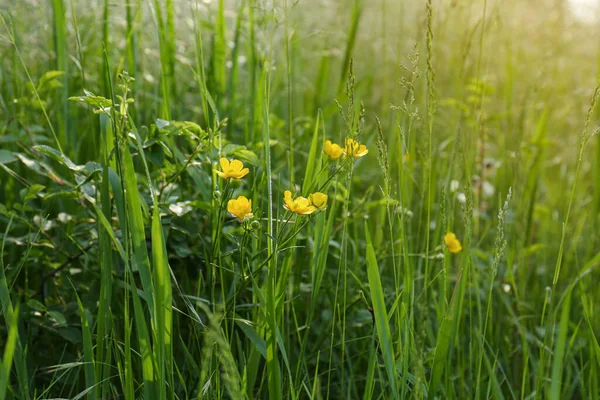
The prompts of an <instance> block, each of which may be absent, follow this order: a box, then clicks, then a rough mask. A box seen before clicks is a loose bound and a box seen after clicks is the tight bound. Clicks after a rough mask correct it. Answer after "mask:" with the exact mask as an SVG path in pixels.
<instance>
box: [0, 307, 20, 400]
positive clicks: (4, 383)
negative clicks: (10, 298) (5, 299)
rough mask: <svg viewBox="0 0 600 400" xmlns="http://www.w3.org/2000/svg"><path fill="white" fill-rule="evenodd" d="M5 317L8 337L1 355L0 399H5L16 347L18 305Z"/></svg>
mask: <svg viewBox="0 0 600 400" xmlns="http://www.w3.org/2000/svg"><path fill="white" fill-rule="evenodd" d="M5 319H6V321H8V322H7V326H8V338H7V339H6V342H5V343H4V356H3V357H2V365H0V400H4V399H6V389H7V387H8V382H9V380H10V370H11V369H12V364H13V356H14V354H15V350H16V347H17V334H18V323H19V307H18V306H17V307H16V308H15V310H14V312H13V313H12V315H9V314H5Z"/></svg>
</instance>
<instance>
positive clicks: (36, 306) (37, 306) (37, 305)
mask: <svg viewBox="0 0 600 400" xmlns="http://www.w3.org/2000/svg"><path fill="white" fill-rule="evenodd" d="M27 306H28V307H29V308H31V309H32V310H35V311H39V312H46V306H45V305H43V304H42V303H41V302H39V301H37V300H36V299H29V300H27Z"/></svg>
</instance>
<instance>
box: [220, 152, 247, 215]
mask: <svg viewBox="0 0 600 400" xmlns="http://www.w3.org/2000/svg"><path fill="white" fill-rule="evenodd" d="M219 164H220V165H221V171H219V170H216V169H213V172H214V173H215V174H217V175H219V176H220V177H221V178H223V179H241V178H243V177H245V176H246V175H248V173H249V172H250V170H249V169H248V168H244V163H243V162H242V161H240V160H235V159H234V160H231V161H229V160H228V159H226V158H224V157H223V158H221V159H220V160H219ZM227 212H228V213H230V214H231V215H233V216H234V217H236V218H237V219H238V221H240V222H244V221H245V220H247V219H249V218H252V217H253V216H254V214H252V200H249V199H248V198H247V197H246V196H238V198H237V199H231V200H229V201H228V202H227Z"/></svg>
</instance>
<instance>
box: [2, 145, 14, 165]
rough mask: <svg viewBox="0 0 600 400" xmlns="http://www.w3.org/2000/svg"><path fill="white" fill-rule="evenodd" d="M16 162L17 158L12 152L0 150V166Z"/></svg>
mask: <svg viewBox="0 0 600 400" xmlns="http://www.w3.org/2000/svg"><path fill="white" fill-rule="evenodd" d="M15 161H17V157H15V155H14V154H13V152H12V151H8V150H3V149H2V150H0V164H9V163H11V162H15Z"/></svg>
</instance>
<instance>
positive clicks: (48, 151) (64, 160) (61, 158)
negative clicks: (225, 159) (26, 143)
mask: <svg viewBox="0 0 600 400" xmlns="http://www.w3.org/2000/svg"><path fill="white" fill-rule="evenodd" d="M33 149H34V150H37V151H39V152H40V153H43V154H45V155H47V156H48V157H50V158H52V159H53V160H55V161H58V162H59V163H60V164H62V165H64V166H65V167H67V168H69V169H70V170H72V171H82V170H83V169H85V165H76V164H75V163H74V162H73V161H71V159H70V158H69V157H67V156H66V155H64V154H63V153H61V152H60V151H58V150H56V149H53V148H52V147H50V146H46V145H43V144H42V145H39V146H33Z"/></svg>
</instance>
